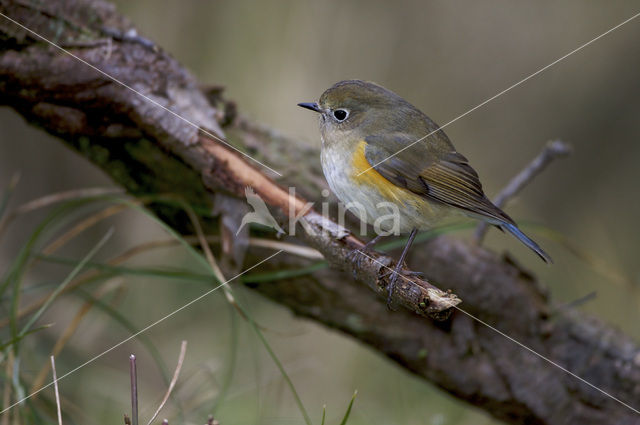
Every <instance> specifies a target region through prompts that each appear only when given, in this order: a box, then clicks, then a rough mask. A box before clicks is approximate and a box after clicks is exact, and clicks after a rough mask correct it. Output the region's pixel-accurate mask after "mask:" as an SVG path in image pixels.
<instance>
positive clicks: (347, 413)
mask: <svg viewBox="0 0 640 425" xmlns="http://www.w3.org/2000/svg"><path fill="white" fill-rule="evenodd" d="M357 395H358V390H355V391H354V392H353V396H352V397H351V401H350V402H349V406H348V407H347V412H346V413H345V414H344V418H342V422H340V425H346V424H347V421H348V420H349V415H351V408H352V407H353V402H354V401H356V396H357Z"/></svg>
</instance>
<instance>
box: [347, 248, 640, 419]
mask: <svg viewBox="0 0 640 425" xmlns="http://www.w3.org/2000/svg"><path fill="white" fill-rule="evenodd" d="M357 251H358V252H359V253H360V254H362V255H364V256H365V257H367V258H368V259H370V260H371V261H374V262H375V263H377V264H380V265H381V266H382V267H384V268H386V269H389V270H391V272H392V273H393V274H397V275H398V277H401V278H402V279H405V280H407V281H409V282H412V280H411V279H409V278H408V277H406V276H403V275H402V274H401V273H396V271H395V270H394V269H392V268H391V267H388V266H386V265H385V264H382V263H381V262H380V261H378V260H376V259H375V258H373V257H371V256H369V255H367V254H365V253H364V252H363V251H361V250H357ZM451 307H453V308H455V309H456V310H458V311H460V312H461V313H464V314H466V315H467V316H469V317H470V318H471V319H473V320H475V321H477V322H478V323H480V324H483V325H484V326H486V327H488V328H489V329H491V330H493V331H495V332H497V333H498V334H500V335H502V336H503V337H505V338H507V339H508V340H509V341H511V342H514V343H516V344H517V345H519V346H520V347H522V348H524V349H525V350H527V351H529V352H530V353H533V354H535V355H536V356H538V357H540V358H541V359H542V360H544V361H546V362H547V363H549V364H551V365H553V366H555V367H557V368H558V369H560V370H562V371H563V372H566V373H568V374H569V375H571V376H573V377H574V378H576V379H578V380H580V381H582V382H583V383H585V384H587V385H588V386H590V387H591V388H593V389H595V390H597V391H599V392H601V393H602V394H604V395H606V396H607V397H609V398H611V399H612V400H615V401H617V402H618V403H620V404H622V405H623V406H625V407H627V408H629V409H631V410H632V411H634V412H635V413H637V414H639V415H640V410H638V409H635V408H634V407H632V406H630V405H628V404H627V403H625V402H624V401H622V400H620V399H618V398H616V397H614V396H612V395H611V394H609V393H608V392H606V391H605V390H603V389H600V388H598V387H596V386H595V385H593V384H592V383H591V382H589V381H587V380H586V379H584V378H581V377H580V376H578V375H576V374H575V373H573V372H571V371H570V370H569V369H567V368H565V367H563V366H561V365H559V364H558V363H556V362H554V361H553V360H551V359H549V358H547V357H545V356H543V355H542V354H540V353H538V352H537V351H535V350H534V349H532V348H529V347H527V346H526V345H524V344H523V343H521V342H520V341H518V340H516V339H514V338H512V337H510V336H509V335H507V334H505V333H504V332H502V331H501V330H499V329H496V328H494V327H493V326H491V325H490V324H488V323H487V322H485V321H483V320H481V319H479V318H477V317H476V316H474V315H473V314H471V313H469V312H467V311H465V310H463V309H461V308H460V307H458V306H456V305H453V304H452V305H451Z"/></svg>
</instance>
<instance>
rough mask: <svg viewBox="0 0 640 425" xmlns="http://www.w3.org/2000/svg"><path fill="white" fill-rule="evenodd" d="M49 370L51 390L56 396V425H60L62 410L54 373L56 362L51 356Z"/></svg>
mask: <svg viewBox="0 0 640 425" xmlns="http://www.w3.org/2000/svg"><path fill="white" fill-rule="evenodd" d="M51 370H52V371H53V389H54V391H55V394H56V408H57V411H58V425H62V408H61V407H60V392H59V391H58V374H57V373H56V361H55V360H54V358H53V356H51Z"/></svg>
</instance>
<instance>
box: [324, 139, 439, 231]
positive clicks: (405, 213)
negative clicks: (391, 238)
mask: <svg viewBox="0 0 640 425" xmlns="http://www.w3.org/2000/svg"><path fill="white" fill-rule="evenodd" d="M321 161H322V171H323V172H324V175H325V178H326V179H327V182H328V183H329V187H330V188H331V190H332V191H333V193H334V194H335V195H336V196H337V197H338V199H340V201H342V203H343V204H345V207H346V208H347V209H348V210H350V211H351V212H352V213H354V214H355V215H356V216H357V217H358V218H359V219H360V220H361V221H363V222H365V223H367V224H370V225H372V226H374V229H375V230H376V231H377V230H378V229H376V227H379V228H380V229H381V230H382V231H384V232H398V233H408V232H410V231H411V229H414V228H417V229H429V228H432V227H434V226H435V225H436V223H437V222H438V221H440V219H441V217H442V216H443V214H444V213H445V212H446V210H449V208H447V207H444V206H442V205H437V204H434V203H430V202H427V201H426V200H425V199H424V198H422V197H420V196H418V195H415V194H412V193H411V192H408V191H406V192H404V189H401V191H402V192H403V195H404V196H403V199H402V200H399V199H395V200H394V201H393V202H390V200H389V199H386V198H383V197H382V195H381V194H380V192H379V191H378V190H377V189H376V188H374V187H372V186H369V185H365V184H358V183H356V182H354V180H353V178H352V174H353V165H352V155H351V154H347V155H344V154H340V153H338V152H336V149H334V148H333V146H326V145H325V146H323V149H322V155H321ZM338 219H339V220H342V219H343V217H338Z"/></svg>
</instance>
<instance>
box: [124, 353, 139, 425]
mask: <svg viewBox="0 0 640 425" xmlns="http://www.w3.org/2000/svg"><path fill="white" fill-rule="evenodd" d="M129 375H130V376H131V425H138V370H137V367H136V356H135V354H132V355H130V356H129ZM124 417H125V423H126V421H127V420H126V418H127V415H125V416H124Z"/></svg>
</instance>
